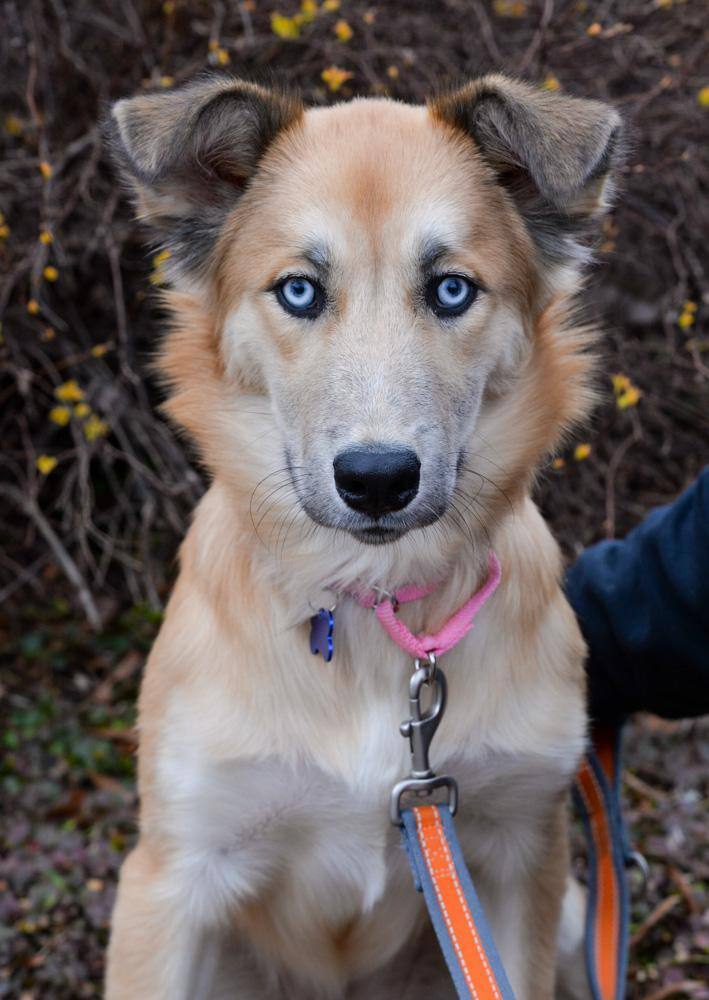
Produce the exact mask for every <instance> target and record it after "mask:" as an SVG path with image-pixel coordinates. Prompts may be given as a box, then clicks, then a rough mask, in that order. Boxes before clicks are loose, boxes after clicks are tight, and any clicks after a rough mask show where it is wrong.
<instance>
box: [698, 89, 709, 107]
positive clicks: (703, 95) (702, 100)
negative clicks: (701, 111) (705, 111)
mask: <svg viewBox="0 0 709 1000" xmlns="http://www.w3.org/2000/svg"><path fill="white" fill-rule="evenodd" d="M697 103H698V105H699V107H700V108H709V87H702V89H701V90H700V91H699V93H698V94H697Z"/></svg>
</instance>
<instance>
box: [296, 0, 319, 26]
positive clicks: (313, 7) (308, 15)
mask: <svg viewBox="0 0 709 1000" xmlns="http://www.w3.org/2000/svg"><path fill="white" fill-rule="evenodd" d="M317 12H318V5H317V4H316V3H315V0H303V2H302V3H301V5H300V22H301V24H309V23H310V22H311V21H312V20H313V19H314V17H315V15H316V14H317Z"/></svg>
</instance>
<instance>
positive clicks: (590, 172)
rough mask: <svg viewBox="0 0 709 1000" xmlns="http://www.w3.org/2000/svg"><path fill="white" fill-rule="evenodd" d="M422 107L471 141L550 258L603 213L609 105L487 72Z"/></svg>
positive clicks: (613, 149)
mask: <svg viewBox="0 0 709 1000" xmlns="http://www.w3.org/2000/svg"><path fill="white" fill-rule="evenodd" d="M430 107H431V111H432V113H433V114H434V116H435V117H437V118H438V119H440V120H443V121H445V122H447V123H448V124H449V125H452V126H454V127H455V128H457V129H461V130H462V131H464V132H466V133H467V134H468V135H470V136H471V137H472V139H473V140H474V141H475V143H476V145H477V147H478V149H479V150H480V153H481V155H482V156H483V158H484V159H485V161H486V162H487V163H488V164H489V166H490V167H492V169H493V170H494V171H495V173H496V175H497V179H498V181H499V183H500V184H502V185H503V186H504V187H505V188H506V189H507V190H508V191H509V192H510V194H511V195H512V197H513V198H514V200H515V202H516V204H517V207H518V208H519V211H520V212H521V214H522V216H523V217H524V218H525V220H526V222H527V225H528V227H529V229H530V231H531V233H532V235H533V236H534V237H535V238H536V240H537V242H538V243H539V244H540V246H541V247H542V249H543V250H544V251H545V252H547V253H548V254H550V255H551V256H553V257H556V258H559V257H562V258H563V257H564V256H566V255H567V253H568V251H569V250H570V249H572V246H571V244H570V241H569V237H572V238H573V236H574V235H576V234H577V233H578V231H579V230H583V229H584V228H585V226H586V224H587V223H588V222H589V221H590V220H592V219H594V218H597V217H598V216H599V215H601V214H602V212H603V211H604V210H605V209H606V208H607V206H608V203H609V199H610V196H611V194H612V174H613V170H614V168H615V167H616V166H617V164H618V161H619V158H620V133H621V119H620V115H619V114H618V112H617V111H615V110H614V109H613V108H611V107H610V106H609V105H607V104H603V103H601V102H600V101H588V100H582V99H580V98H576V97H568V96H565V95H563V94H559V93H556V92H553V91H545V90H539V89H536V88H534V87H532V86H530V85H529V84H526V83H522V82H520V81H518V80H512V79H508V78H507V77H504V76H500V75H497V74H493V75H490V76H485V77H482V78H481V79H479V80H474V81H472V82H470V83H468V84H467V85H465V86H463V87H462V88H460V89H459V90H455V91H452V92H450V93H447V94H443V95H441V96H439V97H437V98H436V99H435V100H433V101H432V102H431V104H430Z"/></svg>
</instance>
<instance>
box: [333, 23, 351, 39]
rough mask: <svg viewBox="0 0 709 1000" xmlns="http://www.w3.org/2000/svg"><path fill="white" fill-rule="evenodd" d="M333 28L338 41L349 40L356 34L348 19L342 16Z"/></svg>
mask: <svg viewBox="0 0 709 1000" xmlns="http://www.w3.org/2000/svg"><path fill="white" fill-rule="evenodd" d="M332 30H333V31H334V32H335V37H336V38H337V40H338V42H349V40H350V38H352V35H353V34H354V32H353V31H352V28H350V26H349V24H348V23H347V21H345V20H343V19H342V18H340V20H339V21H337V22H336V23H335V27H334V28H333V29H332Z"/></svg>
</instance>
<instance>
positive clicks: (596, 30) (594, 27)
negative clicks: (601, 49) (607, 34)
mask: <svg viewBox="0 0 709 1000" xmlns="http://www.w3.org/2000/svg"><path fill="white" fill-rule="evenodd" d="M602 31H603V27H602V26H601V25H600V24H599V23H598V21H594V22H593V24H589V26H588V27H587V28H586V34H587V35H590V37H591V38H598V36H599V35H600V34H601V32H602Z"/></svg>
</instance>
